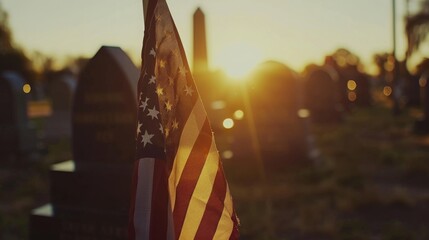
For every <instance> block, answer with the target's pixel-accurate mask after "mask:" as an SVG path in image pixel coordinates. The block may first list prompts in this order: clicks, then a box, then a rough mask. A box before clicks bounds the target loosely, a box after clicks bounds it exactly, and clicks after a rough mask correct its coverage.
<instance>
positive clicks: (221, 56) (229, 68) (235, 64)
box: [214, 42, 262, 80]
mask: <svg viewBox="0 0 429 240" xmlns="http://www.w3.org/2000/svg"><path fill="white" fill-rule="evenodd" d="M214 57H215V58H217V61H216V62H220V63H221V66H220V67H221V68H222V70H224V71H225V72H226V74H228V76H230V77H231V78H233V79H234V80H242V79H244V78H245V77H246V76H247V75H248V74H249V73H250V72H251V71H252V70H253V69H254V68H255V67H256V66H257V65H258V64H259V63H261V62H262V55H261V53H260V51H259V50H258V49H257V47H255V46H251V45H250V44H246V43H238V42H236V43H234V44H231V45H229V46H226V47H224V48H223V49H222V50H221V51H219V53H218V54H217V55H216V54H215V56H214Z"/></svg>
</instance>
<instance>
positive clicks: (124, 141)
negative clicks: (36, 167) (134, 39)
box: [30, 47, 138, 240]
mask: <svg viewBox="0 0 429 240" xmlns="http://www.w3.org/2000/svg"><path fill="white" fill-rule="evenodd" d="M137 81H138V70H137V68H136V67H135V66H134V65H133V63H132V62H131V60H130V59H129V58H128V56H127V55H126V54H125V53H124V52H123V51H122V50H121V49H120V48H117V47H102V48H101V49H100V50H99V51H98V52H97V54H96V55H95V56H94V58H92V59H91V60H90V61H89V63H88V64H87V65H86V67H85V69H84V70H83V71H82V73H81V75H80V78H79V82H78V86H77V89H76V93H75V97H74V104H73V111H72V126H73V128H72V129H73V134H72V136H73V155H74V156H73V157H74V161H66V162H63V163H60V164H56V165H54V166H53V167H52V169H51V175H50V177H51V181H50V182H51V204H48V205H45V206H43V207H41V208H38V209H35V210H34V211H33V213H32V216H31V229H30V238H31V239H93V240H99V239H100V240H101V239H103V240H109V239H110V240H119V239H126V237H127V235H126V233H127V223H128V209H129V197H130V193H131V176H132V164H133V161H134V150H135V142H134V138H135V136H134V135H135V121H136V109H137V99H136V88H137Z"/></svg>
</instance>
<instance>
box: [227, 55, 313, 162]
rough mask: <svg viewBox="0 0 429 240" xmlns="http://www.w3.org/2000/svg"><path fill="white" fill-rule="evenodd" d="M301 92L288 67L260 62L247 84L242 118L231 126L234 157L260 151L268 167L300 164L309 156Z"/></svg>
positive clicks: (295, 76) (240, 157)
mask: <svg viewBox="0 0 429 240" xmlns="http://www.w3.org/2000/svg"><path fill="white" fill-rule="evenodd" d="M300 92H301V89H300V85H299V80H298V75H297V74H296V73H295V72H293V71H292V70H291V69H289V68H288V67H287V66H285V65H283V64H281V63H278V62H275V61H269V62H265V63H263V64H261V65H260V66H259V67H258V68H257V70H256V71H255V74H254V77H253V78H252V79H251V80H250V81H249V83H248V87H247V96H248V100H249V101H248V103H247V104H248V105H249V106H247V107H244V109H243V110H244V117H245V118H244V119H243V120H241V121H237V124H236V126H235V127H234V129H232V130H233V134H234V144H233V146H234V147H233V153H234V157H235V158H238V159H250V158H254V157H255V156H257V155H258V154H260V156H261V157H262V159H263V160H264V164H265V165H266V167H268V168H269V169H270V170H272V169H276V168H281V167H282V166H286V165H288V164H290V163H303V162H304V160H306V159H307V157H308V142H307V141H308V131H307V127H306V126H307V125H306V120H305V118H306V116H303V115H302V114H301V116H300V114H299V111H300V108H301V105H302V104H301V99H300V96H301V94H300ZM245 105H246V103H245ZM253 131H254V133H255V135H256V136H252V132H253ZM255 138H256V139H255ZM255 140H256V142H255ZM254 144H258V145H259V146H254ZM255 147H256V149H255ZM255 151H259V152H260V153H256V152H255Z"/></svg>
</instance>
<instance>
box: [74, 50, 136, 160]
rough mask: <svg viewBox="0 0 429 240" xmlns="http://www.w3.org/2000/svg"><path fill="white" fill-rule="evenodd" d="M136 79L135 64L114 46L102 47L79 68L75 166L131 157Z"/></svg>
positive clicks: (75, 105) (75, 102)
mask: <svg viewBox="0 0 429 240" xmlns="http://www.w3.org/2000/svg"><path fill="white" fill-rule="evenodd" d="M137 81H138V70H137V68H136V67H135V66H134V65H133V63H132V62H131V60H130V59H129V58H128V56H127V55H126V54H125V52H123V51H122V50H121V49H120V48H117V47H102V48H101V49H100V50H99V51H98V52H97V54H96V55H95V56H94V57H93V58H92V59H91V60H90V61H89V62H88V64H87V65H86V67H85V68H84V69H83V71H82V73H81V75H80V77H79V84H78V86H77V89H76V93H75V96H74V105H73V111H72V135H73V146H72V147H73V157H74V159H75V161H76V167H77V168H85V167H90V166H93V164H94V163H103V165H107V164H112V163H113V164H118V163H119V164H120V163H132V162H133V161H134V150H135V142H134V138H135V129H136V124H135V121H136V109H137V99H136V94H137V93H136V91H137V90H136V88H137Z"/></svg>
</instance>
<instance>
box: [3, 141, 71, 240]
mask: <svg viewBox="0 0 429 240" xmlns="http://www.w3.org/2000/svg"><path fill="white" fill-rule="evenodd" d="M67 159H71V153H70V141H69V140H66V139H59V140H58V141H56V142H54V143H50V144H47V145H45V146H44V147H42V148H41V149H40V152H39V153H38V154H34V155H27V156H20V157H9V158H7V159H6V161H2V163H1V167H0V239H5V240H21V239H28V231H29V217H30V213H31V210H32V209H34V208H37V207H40V206H42V205H44V204H46V203H48V202H49V169H50V167H51V165H52V164H54V163H57V162H60V161H63V160H67ZM3 160H5V159H3Z"/></svg>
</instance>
